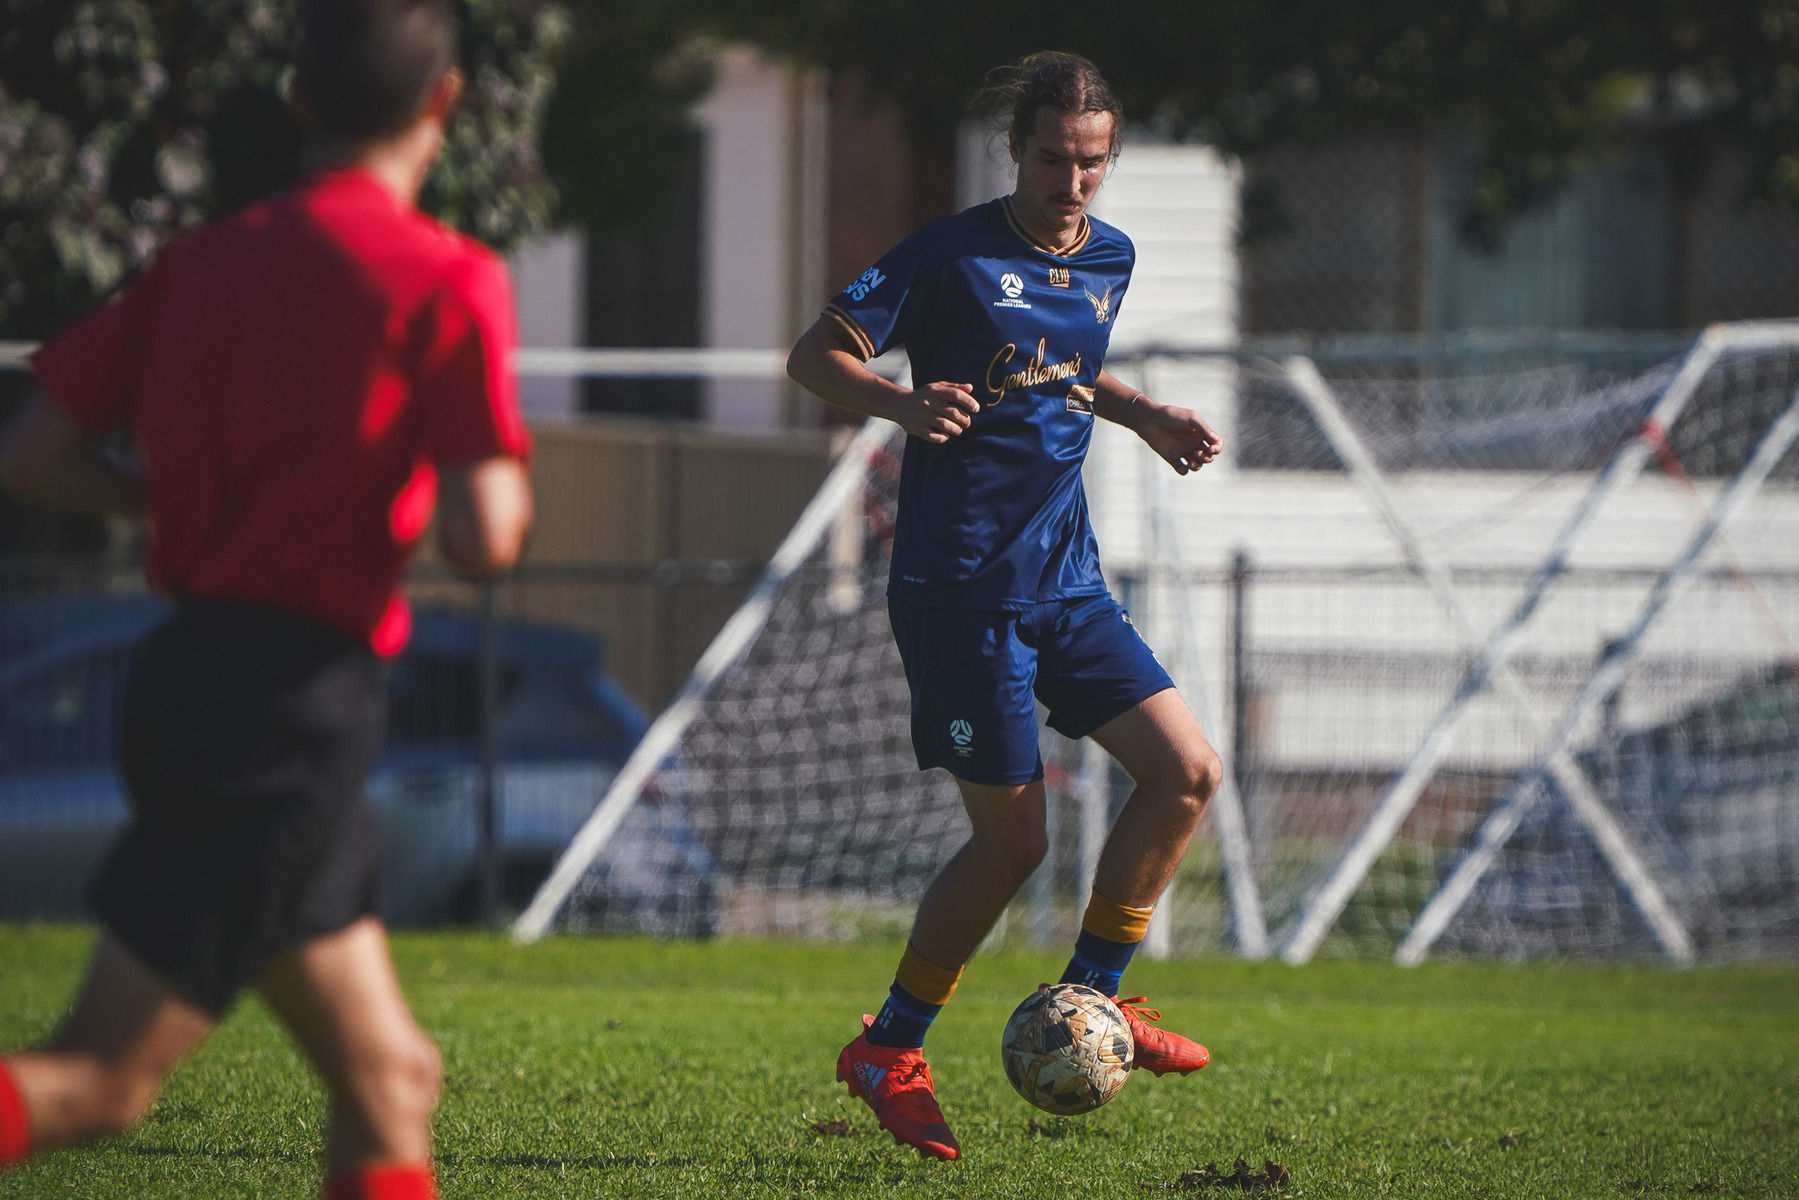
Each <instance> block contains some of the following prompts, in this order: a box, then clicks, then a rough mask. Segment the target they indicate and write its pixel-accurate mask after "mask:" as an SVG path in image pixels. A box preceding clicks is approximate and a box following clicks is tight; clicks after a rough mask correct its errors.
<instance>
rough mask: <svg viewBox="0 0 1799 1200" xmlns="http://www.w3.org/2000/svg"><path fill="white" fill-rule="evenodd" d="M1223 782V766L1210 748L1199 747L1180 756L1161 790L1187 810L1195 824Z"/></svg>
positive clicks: (1203, 814)
mask: <svg viewBox="0 0 1799 1200" xmlns="http://www.w3.org/2000/svg"><path fill="white" fill-rule="evenodd" d="M1223 780H1224V763H1223V762H1221V761H1220V760H1219V758H1218V755H1217V753H1216V752H1215V751H1214V750H1213V749H1212V748H1211V747H1210V746H1199V747H1195V748H1193V749H1192V750H1189V751H1187V752H1185V753H1183V754H1182V755H1181V756H1180V758H1179V760H1178V761H1177V762H1176V763H1175V764H1173V770H1172V771H1171V772H1170V776H1169V778H1168V779H1167V780H1166V781H1165V783H1164V786H1163V787H1162V788H1161V789H1160V790H1161V791H1162V792H1163V794H1164V795H1166V796H1168V797H1169V798H1170V799H1172V800H1173V801H1174V803H1176V804H1179V805H1180V806H1181V807H1182V808H1184V809H1186V810H1187V814H1188V817H1189V818H1190V819H1191V820H1192V822H1193V823H1194V824H1198V823H1199V819H1200V818H1201V817H1203V816H1205V813H1206V805H1207V804H1209V803H1211V800H1212V795H1213V793H1215V792H1216V791H1217V790H1218V785H1219V783H1221V782H1222V781H1223Z"/></svg>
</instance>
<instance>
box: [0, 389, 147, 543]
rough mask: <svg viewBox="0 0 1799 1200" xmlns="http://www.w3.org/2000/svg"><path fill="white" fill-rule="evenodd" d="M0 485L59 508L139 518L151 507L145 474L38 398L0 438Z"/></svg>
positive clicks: (61, 411) (28, 405)
mask: <svg viewBox="0 0 1799 1200" xmlns="http://www.w3.org/2000/svg"><path fill="white" fill-rule="evenodd" d="M0 484H4V485H5V487H6V488H7V490H8V491H11V492H14V493H17V494H18V495H20V496H25V497H28V498H30V499H32V500H39V501H42V502H44V503H46V504H53V505H56V506H57V507H58V508H72V509H79V510H82V511H86V512H102V513H113V514H116V515H119V516H127V517H138V516H142V515H143V514H144V513H145V512H147V511H148V510H149V507H150V489H149V485H148V484H147V483H146V482H145V480H144V473H143V470H142V469H141V468H140V467H139V466H138V465H137V464H136V463H134V462H128V461H126V460H124V459H122V458H119V457H117V456H115V455H114V454H112V453H111V452H110V451H108V450H107V448H106V446H105V445H104V444H103V443H102V441H101V439H99V438H97V437H95V436H94V435H93V434H92V433H89V432H88V431H87V429H86V428H85V427H83V426H82V425H81V424H80V423H79V422H77V421H76V420H75V418H74V417H72V416H70V415H69V414H68V413H67V412H65V411H63V409H62V408H61V407H60V406H59V405H57V404H56V403H54V402H53V401H51V400H48V399H46V398H45V397H43V396H41V395H34V396H33V397H32V398H31V399H30V400H29V401H28V402H27V403H26V405H25V408H24V410H23V411H21V412H20V413H19V415H18V416H17V417H16V418H14V420H13V422H12V424H11V425H10V426H9V427H8V428H7V430H6V433H5V435H4V437H0Z"/></svg>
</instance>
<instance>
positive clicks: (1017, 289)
mask: <svg viewBox="0 0 1799 1200" xmlns="http://www.w3.org/2000/svg"><path fill="white" fill-rule="evenodd" d="M999 290H1000V291H1002V292H1004V293H1005V296H1004V297H1003V298H1002V299H999V300H995V301H994V302H993V307H995V308H1029V307H1030V306H1031V302H1030V301H1029V300H1021V299H1019V297H1021V296H1023V295H1024V280H1022V279H1020V278H1019V277H1018V276H1017V275H1015V274H1014V273H1012V272H1011V271H1007V272H1006V273H1005V274H1004V275H1001V276H1000V277H999Z"/></svg>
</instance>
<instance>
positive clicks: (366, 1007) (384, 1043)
mask: <svg viewBox="0 0 1799 1200" xmlns="http://www.w3.org/2000/svg"><path fill="white" fill-rule="evenodd" d="M256 988H257V991H259V992H260V993H261V994H262V997H263V999H264V1000H265V1001H267V1002H268V1005H269V1007H270V1008H272V1009H273V1010H274V1011H275V1013H276V1014H277V1015H278V1016H279V1017H280V1018H281V1020H282V1021H283V1022H284V1023H285V1024H286V1025H287V1027H288V1029H289V1030H291V1031H292V1032H293V1035H294V1038H295V1040H297V1041H298V1042H299V1043H300V1045H301V1047H302V1048H303V1049H304V1050H305V1051H306V1054H307V1056H308V1057H310V1058H311V1059H312V1062H313V1065H314V1066H316V1067H317V1068H318V1071H319V1074H320V1076H321V1077H323V1079H324V1081H325V1086H326V1088H327V1089H328V1090H329V1091H330V1093H331V1126H330V1134H329V1139H328V1142H327V1149H326V1154H327V1160H328V1163H329V1168H330V1172H331V1177H330V1183H329V1185H328V1190H327V1195H328V1196H329V1197H331V1200H339V1198H340V1197H342V1198H345V1200H347V1198H349V1197H365V1196H366V1197H393V1198H395V1200H399V1198H401V1197H404V1198H406V1200H413V1198H415V1197H427V1196H431V1195H433V1194H434V1193H433V1191H432V1187H433V1185H432V1181H431V1170H430V1160H431V1113H432V1111H433V1109H435V1108H436V1106H437V1093H438V1088H439V1086H440V1084H441V1082H442V1067H441V1065H440V1063H439V1060H438V1056H437V1050H436V1047H434V1046H433V1045H432V1044H431V1040H430V1039H429V1038H428V1037H426V1036H425V1034H424V1031H423V1030H421V1029H420V1028H419V1027H418V1025H417V1023H416V1022H414V1021H413V1019H412V1013H411V1011H410V1010H409V1009H408V1008H407V1006H406V1000H405V997H404V996H402V995H401V993H400V984H399V980H398V979H396V978H395V976H394V970H393V963H392V960H391V959H390V958H389V957H388V952H387V937H386V934H385V932H384V931H383V930H382V927H381V923H380V922H379V921H377V920H375V919H374V918H373V917H364V918H362V919H361V920H359V921H356V922H354V923H353V924H351V925H349V926H348V927H346V928H344V929H341V930H339V931H337V932H336V933H331V934H326V935H325V936H323V937H318V938H313V939H311V940H309V941H306V942H303V943H301V944H300V945H298V946H295V947H293V948H291V949H289V950H287V951H285V952H284V953H282V954H281V955H280V956H279V957H278V958H276V959H275V961H274V962H273V963H272V964H270V966H269V968H268V970H266V971H265V972H264V973H263V974H262V976H261V977H260V978H259V979H258V980H257V981H256Z"/></svg>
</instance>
